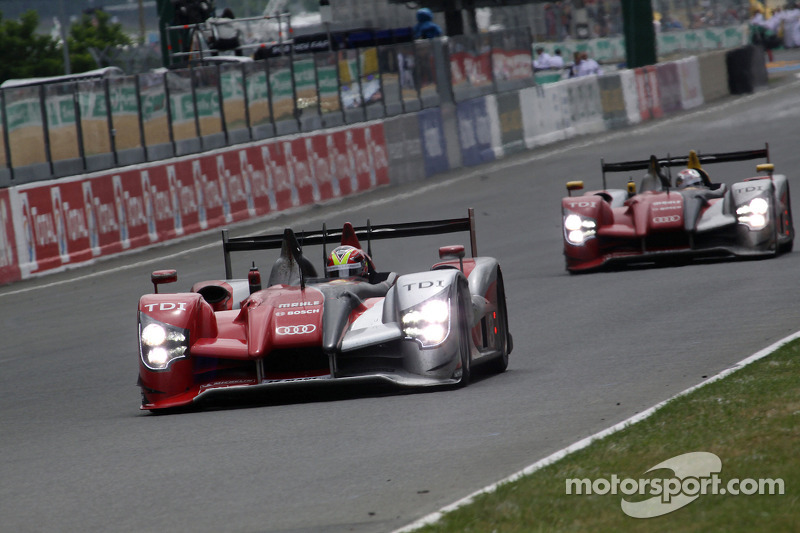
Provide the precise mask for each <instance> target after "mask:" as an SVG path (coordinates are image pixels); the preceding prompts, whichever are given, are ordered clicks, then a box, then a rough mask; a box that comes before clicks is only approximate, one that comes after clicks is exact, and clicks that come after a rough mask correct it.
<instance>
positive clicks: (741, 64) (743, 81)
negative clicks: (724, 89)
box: [725, 45, 767, 94]
mask: <svg viewBox="0 0 800 533" xmlns="http://www.w3.org/2000/svg"><path fill="white" fill-rule="evenodd" d="M764 56H765V54H764V49H763V48H762V47H760V46H755V45H748V46H742V47H740V48H734V49H733V50H729V51H728V52H727V53H726V55H725V62H726V66H727V70H728V91H729V92H730V94H749V93H752V92H753V91H755V90H756V88H757V87H761V86H764V85H766V84H767V67H766V60H765V59H764Z"/></svg>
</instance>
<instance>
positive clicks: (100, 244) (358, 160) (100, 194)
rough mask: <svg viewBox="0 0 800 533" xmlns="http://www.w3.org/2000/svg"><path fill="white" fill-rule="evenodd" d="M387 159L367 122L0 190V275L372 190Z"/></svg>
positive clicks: (10, 276)
mask: <svg viewBox="0 0 800 533" xmlns="http://www.w3.org/2000/svg"><path fill="white" fill-rule="evenodd" d="M388 166H389V161H388V154H387V150H386V140H385V137H384V129H383V124H380V123H373V124H365V125H359V126H356V127H351V128H346V129H339V130H335V131H327V132H321V133H318V134H314V135H308V136H305V137H300V136H294V137H289V138H283V139H279V140H275V141H273V142H268V143H264V144H260V145H249V146H241V147H239V148H236V149H227V150H219V151H216V152H212V153H206V154H203V155H201V156H197V157H187V158H181V159H178V160H173V161H170V162H159V163H155V164H149V165H142V166H139V167H131V168H129V169H125V170H122V171H117V172H107V173H103V174H97V175H92V176H87V177H70V178H64V179H61V180H57V181H53V182H47V183H43V184H35V183H34V184H29V185H23V186H20V187H16V188H13V189H4V190H0V222H2V225H1V226H0V230H1V231H0V244H2V248H0V250H2V253H0V280H2V282H4V283H8V282H11V281H14V280H16V279H20V278H27V277H30V276H32V275H36V274H41V273H44V272H52V271H58V270H63V269H64V268H67V267H69V266H73V265H79V264H83V263H87V262H90V261H92V260H93V259H96V258H98V257H102V256H108V255H112V254H117V253H120V252H123V251H126V250H132V249H136V248H141V247H143V246H149V245H151V244H155V243H159V242H165V241H169V240H172V239H175V238H178V237H182V236H186V235H191V234H194V233H198V232H200V231H204V230H207V229H213V228H217V227H221V226H224V225H226V224H230V223H233V222H238V221H242V220H246V219H248V218H252V217H257V216H262V215H266V214H268V213H272V212H276V211H282V210H285V209H289V208H291V207H297V206H301V205H309V204H312V203H316V202H321V201H325V200H329V199H332V198H335V197H338V196H344V195H348V194H353V193H355V192H361V191H366V190H370V189H374V188H376V187H378V186H382V185H387V184H388V183H389V168H388ZM9 205H10V207H11V209H10V210H9ZM4 213H5V216H4ZM12 221H13V226H12ZM12 227H13V228H15V230H13V231H12ZM15 250H16V254H15V253H14V251H15Z"/></svg>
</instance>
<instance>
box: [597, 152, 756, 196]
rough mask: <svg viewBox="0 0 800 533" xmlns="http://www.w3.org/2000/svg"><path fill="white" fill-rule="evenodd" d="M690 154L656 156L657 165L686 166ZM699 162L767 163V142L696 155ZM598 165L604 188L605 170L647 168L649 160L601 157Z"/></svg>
mask: <svg viewBox="0 0 800 533" xmlns="http://www.w3.org/2000/svg"><path fill="white" fill-rule="evenodd" d="M690 157H691V156H681V157H673V156H670V155H667V157H661V158H658V166H659V167H688V166H689V162H690ZM697 158H698V159H699V164H701V165H702V164H712V163H731V162H736V161H749V160H751V159H766V161H767V163H769V143H764V148H762V149H759V150H742V151H738V152H723V153H718V154H703V155H700V154H698V155H697ZM600 165H601V167H602V170H603V189H605V188H606V172H630V171H632V170H647V169H648V168H650V160H649V159H642V160H640V161H622V162H619V163H606V162H605V161H603V160H602V159H601V160H600Z"/></svg>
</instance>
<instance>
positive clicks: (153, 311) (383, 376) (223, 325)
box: [138, 209, 512, 411]
mask: <svg viewBox="0 0 800 533" xmlns="http://www.w3.org/2000/svg"><path fill="white" fill-rule="evenodd" d="M453 232H469V236H470V244H471V248H472V257H470V258H466V257H465V255H466V254H465V250H464V246H463V245H451V246H444V247H442V248H440V249H439V257H440V259H441V260H440V262H438V263H436V264H434V265H433V266H432V267H431V269H430V270H425V271H422V272H419V273H414V274H403V275H398V274H397V273H394V272H380V271H377V270H376V269H375V265H374V263H373V261H372V258H371V255H372V254H371V242H372V241H373V240H378V239H392V238H401V237H412V236H421V235H436V234H444V233H453ZM361 240H366V242H367V250H366V251H365V250H364V249H362V247H361ZM333 243H337V244H338V245H339V246H337V247H336V248H334V249H333V250H332V251H331V252H330V254H329V253H328V249H327V246H328V245H329V244H333ZM301 244H302V247H301ZM311 246H321V247H322V255H323V257H324V258H326V264H325V265H324V266H325V270H324V272H325V275H324V276H319V275H318V274H317V270H316V268H315V267H314V265H313V263H312V262H311V261H310V260H309V259H308V257H307V256H306V255H305V253H304V252H305V251H306V250H307V249H308V247H311ZM270 249H280V255H279V257H278V258H277V260H276V261H275V262H274V264H273V265H272V267H271V269H270V273H269V277H268V281H267V283H266V284H265V286H263V287H262V284H261V275H260V273H259V272H258V269H257V268H256V267H255V263H254V266H253V267H252V268H251V270H250V272H249V273H248V276H247V277H246V278H234V277H233V275H232V266H231V265H232V262H231V254H232V253H233V252H236V253H242V252H247V253H249V256H248V263H249V262H250V261H251V260H252V261H255V262H259V263H260V262H262V261H263V260H264V257H263V256H262V254H264V250H270ZM223 250H224V256H225V279H223V280H210V281H203V282H199V283H195V284H194V285H193V286H192V288H191V290H190V291H189V292H182V293H171V294H165V293H161V294H159V292H158V288H159V286H160V285H161V284H163V283H169V282H175V281H177V273H176V272H175V271H174V270H161V271H156V272H154V273H153V275H152V281H153V284H154V286H155V293H154V294H148V295H145V296H142V298H141V299H140V301H139V313H138V315H139V386H140V387H141V391H142V407H141V408H142V409H146V410H151V411H157V410H160V409H166V408H175V407H180V406H185V405H189V404H191V403H192V402H194V401H195V400H197V399H199V398H201V397H206V396H211V395H213V394H214V393H217V392H220V391H230V390H231V389H233V388H237V387H272V386H280V385H282V384H287V383H298V382H312V381H313V382H319V381H334V380H336V381H361V380H377V381H382V382H389V383H394V384H397V385H401V386H426V385H465V384H467V383H468V381H469V379H470V370H471V366H472V365H473V364H474V363H479V362H480V363H483V362H485V363H487V364H488V365H489V366H490V367H491V369H492V370H494V371H497V372H502V371H504V370H505V369H506V367H507V365H508V354H509V353H510V352H511V348H512V341H511V335H510V334H509V331H508V317H507V312H506V301H505V291H504V285H503V275H502V272H501V269H500V265H499V264H498V262H497V260H496V259H494V258H491V257H476V240H475V224H474V214H473V211H472V210H471V209H470V210H469V214H468V217H467V218H459V219H449V220H435V221H426V222H413V223H404V224H388V225H376V226H372V225H370V224H369V223H368V224H367V226H365V227H358V228H354V227H353V226H352V225H351V224H350V223H346V224H344V226H343V228H342V229H341V230H339V231H328V230H327V229H326V228H325V226H323V229H322V231H321V232H317V233H307V232H303V233H294V232H293V231H292V230H290V229H286V230H285V231H284V233H283V234H278V235H262V236H257V237H242V238H228V234H227V231H223Z"/></svg>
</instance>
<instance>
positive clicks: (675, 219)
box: [653, 215, 681, 224]
mask: <svg viewBox="0 0 800 533" xmlns="http://www.w3.org/2000/svg"><path fill="white" fill-rule="evenodd" d="M680 219H681V217H680V215H671V216H668V217H653V224H667V223H669V222H678V221H679V220H680Z"/></svg>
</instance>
